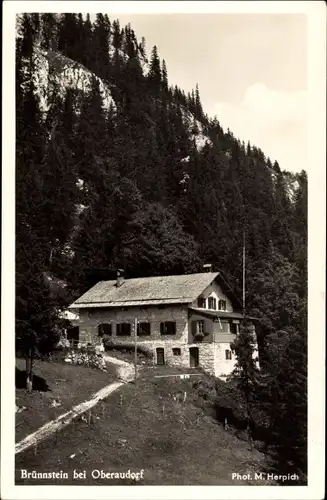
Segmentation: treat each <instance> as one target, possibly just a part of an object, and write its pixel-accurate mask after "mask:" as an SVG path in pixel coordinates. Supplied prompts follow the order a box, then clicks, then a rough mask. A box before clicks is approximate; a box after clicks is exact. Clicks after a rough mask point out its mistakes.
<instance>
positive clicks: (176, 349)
mask: <svg viewBox="0 0 327 500" xmlns="http://www.w3.org/2000/svg"><path fill="white" fill-rule="evenodd" d="M180 355H181V349H180V348H179V347H173V356H180Z"/></svg>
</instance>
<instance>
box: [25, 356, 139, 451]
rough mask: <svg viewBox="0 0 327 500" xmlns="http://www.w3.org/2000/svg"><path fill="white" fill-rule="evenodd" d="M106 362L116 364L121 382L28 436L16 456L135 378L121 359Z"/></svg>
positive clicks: (103, 390) (130, 369)
mask: <svg viewBox="0 0 327 500" xmlns="http://www.w3.org/2000/svg"><path fill="white" fill-rule="evenodd" d="M104 359H105V361H106V362H108V363H111V364H114V365H116V366H117V375H118V378H119V379H120V380H121V382H113V383H111V384H109V385H107V386H105V387H103V388H102V389H100V391H98V392H96V393H95V394H94V395H93V396H92V398H91V399H89V400H87V401H84V403H80V404H78V405H76V406H74V407H73V408H72V409H71V410H69V411H68V412H66V413H63V414H62V415H60V416H59V417H58V418H56V419H55V420H51V421H50V422H47V423H46V424H44V425H43V426H42V427H40V428H39V429H38V430H37V431H35V432H33V433H32V434H29V435H28V436H26V437H25V438H24V439H22V441H20V442H19V443H17V444H16V446H15V454H17V453H21V452H22V451H24V450H26V449H27V448H30V447H31V446H33V445H35V444H37V443H38V442H39V441H42V440H44V439H46V438H47V437H48V436H50V435H51V434H53V433H54V432H56V431H57V430H58V429H62V428H63V427H65V426H66V425H68V424H70V423H71V422H72V420H74V419H75V418H76V417H78V416H79V415H82V414H83V413H85V412H86V411H88V410H90V409H91V408H93V406H95V405H96V404H97V403H98V402H99V401H101V400H102V399H104V398H106V397H107V396H109V395H110V394H112V393H113V392H114V391H117V390H118V389H119V388H120V387H121V386H123V385H124V384H125V383H126V382H130V381H131V380H133V378H134V367H133V365H131V364H130V363H127V362H126V361H122V360H120V359H116V358H112V357H111V356H104Z"/></svg>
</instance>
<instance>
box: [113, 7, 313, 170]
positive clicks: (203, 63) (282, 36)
mask: <svg viewBox="0 0 327 500" xmlns="http://www.w3.org/2000/svg"><path fill="white" fill-rule="evenodd" d="M108 15H109V17H110V18H111V19H112V20H113V19H117V18H118V19H119V21H120V23H121V26H122V27H123V26H125V25H126V24H128V23H131V26H132V28H133V30H134V31H135V34H136V37H137V39H138V40H139V42H140V41H141V38H142V37H144V38H145V40H146V48H147V54H148V55H149V54H150V53H151V49H152V47H153V46H154V45H156V46H157V48H158V52H159V56H160V59H165V61H166V65H167V69H168V78H169V83H170V84H173V85H178V86H179V87H180V88H182V89H183V90H185V92H188V91H191V90H192V88H195V85H196V83H198V85H199V90H200V96H201V101H202V105H203V108H204V111H205V112H206V113H207V114H208V115H209V116H210V117H213V116H217V118H218V120H219V122H220V124H221V126H222V127H223V129H224V130H227V128H229V129H230V130H231V131H232V132H233V134H234V135H235V136H236V137H237V138H239V139H240V140H242V141H244V142H245V143H247V141H250V142H251V144H253V145H255V146H257V147H259V148H261V149H262V150H263V152H264V153H265V155H266V156H268V157H270V158H271V159H272V160H277V161H278V163H279V165H280V167H281V168H282V169H283V170H284V169H285V170H289V171H291V172H299V171H301V170H302V169H304V170H307V167H308V165H307V162H308V129H307V127H308V113H307V100H308V88H307V24H306V16H305V15H304V14H224V13H223V14H127V13H124V14H113V15H111V14H110V12H108Z"/></svg>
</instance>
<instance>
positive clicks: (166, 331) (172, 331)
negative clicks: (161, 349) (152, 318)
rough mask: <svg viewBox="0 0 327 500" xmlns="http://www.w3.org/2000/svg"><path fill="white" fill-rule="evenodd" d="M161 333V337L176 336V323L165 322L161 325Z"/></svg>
mask: <svg viewBox="0 0 327 500" xmlns="http://www.w3.org/2000/svg"><path fill="white" fill-rule="evenodd" d="M160 333H161V335H176V323H175V321H165V322H164V323H160Z"/></svg>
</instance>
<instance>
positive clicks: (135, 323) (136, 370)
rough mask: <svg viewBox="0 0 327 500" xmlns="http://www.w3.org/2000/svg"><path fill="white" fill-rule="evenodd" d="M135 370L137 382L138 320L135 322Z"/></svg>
mask: <svg viewBox="0 0 327 500" xmlns="http://www.w3.org/2000/svg"><path fill="white" fill-rule="evenodd" d="M134 370H135V382H136V379H137V318H135V321H134Z"/></svg>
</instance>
